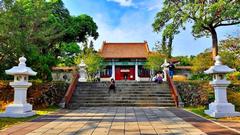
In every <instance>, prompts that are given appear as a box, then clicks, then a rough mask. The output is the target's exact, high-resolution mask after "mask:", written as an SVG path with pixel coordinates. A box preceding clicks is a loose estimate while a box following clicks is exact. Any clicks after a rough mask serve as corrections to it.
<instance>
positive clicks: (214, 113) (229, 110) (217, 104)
mask: <svg viewBox="0 0 240 135" xmlns="http://www.w3.org/2000/svg"><path fill="white" fill-rule="evenodd" d="M210 84H211V85H212V86H213V87H214V93H215V101H214V102H213V103H211V104H209V110H205V113H206V114H208V115H209V116H211V117H215V118H221V117H229V116H240V113H239V112H235V107H234V105H233V104H231V103H228V101H227V92H226V89H227V86H228V85H229V84H230V82H229V81H227V80H218V81H212V82H210Z"/></svg>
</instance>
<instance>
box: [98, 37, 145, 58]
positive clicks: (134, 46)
mask: <svg viewBox="0 0 240 135" xmlns="http://www.w3.org/2000/svg"><path fill="white" fill-rule="evenodd" d="M149 53H150V51H149V48H148V44H147V42H146V41H144V42H139V43H108V42H106V41H104V42H103V45H102V48H101V49H100V50H99V54H100V55H101V56H102V57H103V58H105V59H110V58H147V56H148V54H149Z"/></svg>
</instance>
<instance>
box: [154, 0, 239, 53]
mask: <svg viewBox="0 0 240 135" xmlns="http://www.w3.org/2000/svg"><path fill="white" fill-rule="evenodd" d="M239 9H240V1H239V0H234V1H233V0H217V1H216V0H211V1H206V0H190V1H189V0H164V1H163V7H162V9H161V11H160V12H158V13H157V14H156V17H155V20H154V23H153V25H152V26H153V29H154V31H156V32H161V31H162V36H163V38H164V37H167V38H170V37H171V36H173V35H176V34H178V33H179V32H180V29H185V25H186V24H187V23H189V22H190V23H193V26H192V34H193V36H195V37H196V38H199V37H203V36H207V37H208V36H209V35H211V37H212V40H213V42H212V45H213V54H214V53H215V54H214V55H216V54H217V52H218V49H217V46H218V43H217V42H218V39H217V33H216V28H217V27H222V26H229V25H236V24H240V12H239Z"/></svg>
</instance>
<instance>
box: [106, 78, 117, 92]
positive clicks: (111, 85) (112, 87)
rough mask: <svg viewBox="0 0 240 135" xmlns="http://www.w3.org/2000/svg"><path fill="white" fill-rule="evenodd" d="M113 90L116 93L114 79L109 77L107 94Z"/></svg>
mask: <svg viewBox="0 0 240 135" xmlns="http://www.w3.org/2000/svg"><path fill="white" fill-rule="evenodd" d="M111 90H113V92H114V93H116V86H115V81H114V79H111V82H110V85H109V88H108V94H110V91H111Z"/></svg>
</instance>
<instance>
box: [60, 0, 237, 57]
mask: <svg viewBox="0 0 240 135" xmlns="http://www.w3.org/2000/svg"><path fill="white" fill-rule="evenodd" d="M161 1H162V0H63V2H64V4H65V7H67V8H68V10H69V11H70V13H71V15H75V16H77V15H80V14H88V15H90V16H91V17H93V19H94V21H95V22H96V23H97V25H98V32H99V34H100V36H99V38H98V39H97V40H96V41H95V48H96V49H99V48H100V47H101V45H102V42H103V41H104V40H106V41H107V42H143V41H144V40H146V41H147V42H148V44H149V47H150V49H151V48H153V47H154V44H155V42H156V41H161V33H155V32H153V29H152V26H151V25H152V23H153V20H154V17H155V15H156V13H157V12H158V11H160V9H161V6H162V4H161ZM239 28H240V27H239V26H230V27H223V28H220V29H217V32H218V36H219V39H220V40H221V39H224V38H226V36H227V35H229V34H230V35H234V34H236V33H237V31H239ZM210 47H211V39H210V38H199V39H194V37H193V36H192V35H191V24H188V26H187V29H186V30H185V31H182V32H181V33H180V34H178V35H176V37H175V39H174V41H173V55H174V56H178V55H196V54H198V53H200V52H202V51H204V50H205V49H206V48H210Z"/></svg>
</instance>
